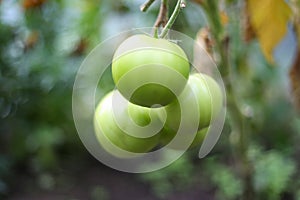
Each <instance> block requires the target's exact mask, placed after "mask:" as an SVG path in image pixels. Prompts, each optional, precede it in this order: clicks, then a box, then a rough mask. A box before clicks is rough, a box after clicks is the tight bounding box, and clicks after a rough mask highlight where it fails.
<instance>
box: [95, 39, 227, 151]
mask: <svg viewBox="0 0 300 200" xmlns="http://www.w3.org/2000/svg"><path fill="white" fill-rule="evenodd" d="M189 72H190V67H189V61H188V58H187V56H186V54H185V53H184V51H183V50H182V49H181V48H180V47H179V46H178V45H177V44H175V43H172V42H170V41H168V40H164V39H156V38H152V37H149V36H146V35H134V36H131V37H129V38H128V39H126V40H125V41H124V42H123V43H121V45H120V46H119V47H118V49H117V50H116V52H115V54H114V57H113V61H112V76H113V79H114V82H115V84H116V87H117V90H113V91H111V92H110V93H109V94H107V95H106V96H105V97H104V98H103V99H102V100H101V102H100V103H99V104H98V106H97V108H96V111H95V115H94V126H95V132H96V136H97V139H98V140H99V142H100V144H101V145H102V147H103V148H104V149H105V150H106V151H108V152H109V153H111V154H113V155H115V156H117V157H126V156H127V155H130V154H128V152H132V153H146V152H149V151H151V150H152V149H153V148H154V147H156V146H158V145H166V144H168V143H170V141H172V140H173V139H174V137H175V136H176V134H177V132H178V131H179V129H180V128H182V126H183V127H184V130H185V131H186V132H187V134H189V133H188V132H190V131H191V132H192V131H194V136H195V137H194V139H193V140H192V141H191V140H190V139H189V141H190V143H188V144H189V148H191V147H193V146H197V145H199V144H201V143H202V142H203V140H204V138H205V135H206V133H207V130H208V127H209V126H210V124H211V122H212V120H214V119H215V118H216V116H217V115H218V113H219V112H220V110H221V107H222V102H223V101H222V100H223V97H222V92H221V89H220V87H219V85H218V83H217V82H216V81H215V80H214V79H212V78H211V77H209V76H207V75H205V74H200V73H194V74H191V75H190V74H189ZM183 119H184V120H183ZM187 138H189V137H185V135H184V134H181V135H180V138H177V140H176V141H186V140H187ZM189 141H187V142H189ZM183 143H184V142H183ZM170 147H171V148H174V149H184V147H183V146H182V145H181V144H180V142H177V143H175V144H173V145H172V146H170Z"/></svg>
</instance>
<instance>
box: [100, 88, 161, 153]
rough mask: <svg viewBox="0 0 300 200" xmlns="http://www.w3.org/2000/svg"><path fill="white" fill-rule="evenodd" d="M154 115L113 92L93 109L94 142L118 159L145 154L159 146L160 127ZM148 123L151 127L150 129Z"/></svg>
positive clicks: (115, 91) (151, 110)
mask: <svg viewBox="0 0 300 200" xmlns="http://www.w3.org/2000/svg"><path fill="white" fill-rule="evenodd" d="M114 97H115V98H116V99H117V100H116V101H115V102H114V100H113V98H114ZM124 102H125V103H124ZM114 106H115V108H116V109H115V110H114ZM157 112H158V110H156V109H151V108H146V107H141V106H138V105H135V104H132V103H130V102H128V101H127V100H126V99H124V97H123V96H122V95H121V94H120V93H119V92H118V91H117V90H114V91H112V92H110V93H108V94H107V95H106V96H105V97H104V98H103V99H102V100H101V102H100V103H99V104H98V106H97V108H96V111H95V115H94V127H95V132H96V136H97V139H98V141H99V142H100V144H101V145H102V147H103V148H104V149H105V150H106V151H107V152H109V153H111V154H112V155H114V156H117V157H127V156H128V155H130V154H128V152H133V153H145V152H148V151H150V150H151V149H152V148H153V147H155V146H156V145H157V144H158V142H159V138H160V129H162V127H163V124H162V122H161V121H160V119H159V117H158V113H157ZM150 124H154V127H152V128H151V127H149V125H150ZM130 134H131V135H130ZM132 134H134V135H132ZM129 157H130V156H129Z"/></svg>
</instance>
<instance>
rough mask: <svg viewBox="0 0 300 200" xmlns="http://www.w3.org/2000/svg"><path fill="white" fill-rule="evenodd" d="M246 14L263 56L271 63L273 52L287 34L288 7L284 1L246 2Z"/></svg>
mask: <svg viewBox="0 0 300 200" xmlns="http://www.w3.org/2000/svg"><path fill="white" fill-rule="evenodd" d="M247 12H248V15H249V18H250V23H251V26H252V28H253V30H254V32H255V33H256V36H257V37H258V40H259V42H260V45H261V49H262V52H263V54H264V56H265V57H266V58H267V60H268V61H270V62H273V56H272V54H273V50H274V48H275V47H276V46H277V45H278V43H279V42H280V41H281V40H282V38H283V37H284V36H285V34H286V32H287V23H288V21H289V19H290V16H291V9H290V7H289V6H288V5H287V4H286V2H285V0H247Z"/></svg>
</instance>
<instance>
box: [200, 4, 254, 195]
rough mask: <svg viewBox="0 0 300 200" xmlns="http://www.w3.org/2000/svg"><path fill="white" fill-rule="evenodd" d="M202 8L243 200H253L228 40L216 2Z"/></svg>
mask: <svg viewBox="0 0 300 200" xmlns="http://www.w3.org/2000/svg"><path fill="white" fill-rule="evenodd" d="M202 6H203V8H204V10H205V11H206V14H207V17H208V21H209V24H210V28H211V32H212V35H213V37H214V39H215V44H216V50H217V51H218V52H219V54H220V65H219V70H220V73H221V75H222V77H223V79H224V83H225V87H226V91H227V92H226V93H227V97H228V99H227V104H228V114H229V117H230V122H231V128H232V130H233V131H235V132H237V133H239V145H238V147H237V148H238V152H239V157H240V161H241V164H242V165H241V166H242V169H241V174H242V177H243V182H244V183H243V187H244V188H243V196H242V199H243V200H252V199H254V187H253V177H252V172H253V166H252V163H251V162H250V160H249V157H248V154H247V152H248V148H249V142H248V127H247V126H248V123H247V121H246V120H247V119H245V117H244V115H243V113H242V112H241V110H240V108H239V106H238V100H237V98H236V96H235V95H234V91H233V87H234V86H233V83H232V81H231V80H230V72H231V71H230V64H229V55H228V51H229V49H228V43H229V42H228V40H227V39H228V38H226V37H224V31H223V26H222V24H221V20H220V15H219V11H218V5H217V1H216V0H206V1H205V3H203V5H202Z"/></svg>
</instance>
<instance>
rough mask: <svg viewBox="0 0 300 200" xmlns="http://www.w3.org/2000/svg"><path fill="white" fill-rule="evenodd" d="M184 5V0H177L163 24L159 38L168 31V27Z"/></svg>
mask: <svg viewBox="0 0 300 200" xmlns="http://www.w3.org/2000/svg"><path fill="white" fill-rule="evenodd" d="M185 6H186V3H185V1H184V0H177V4H176V6H175V9H174V11H173V13H172V15H171V17H170V19H169V20H168V22H167V24H166V25H165V26H164V28H163V30H162V32H161V34H160V35H159V37H160V38H164V37H165V36H166V35H167V34H168V32H169V29H170V28H171V27H172V25H173V24H174V22H175V20H176V18H177V17H178V15H179V13H180V11H181V9H183V8H184V7H185Z"/></svg>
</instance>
